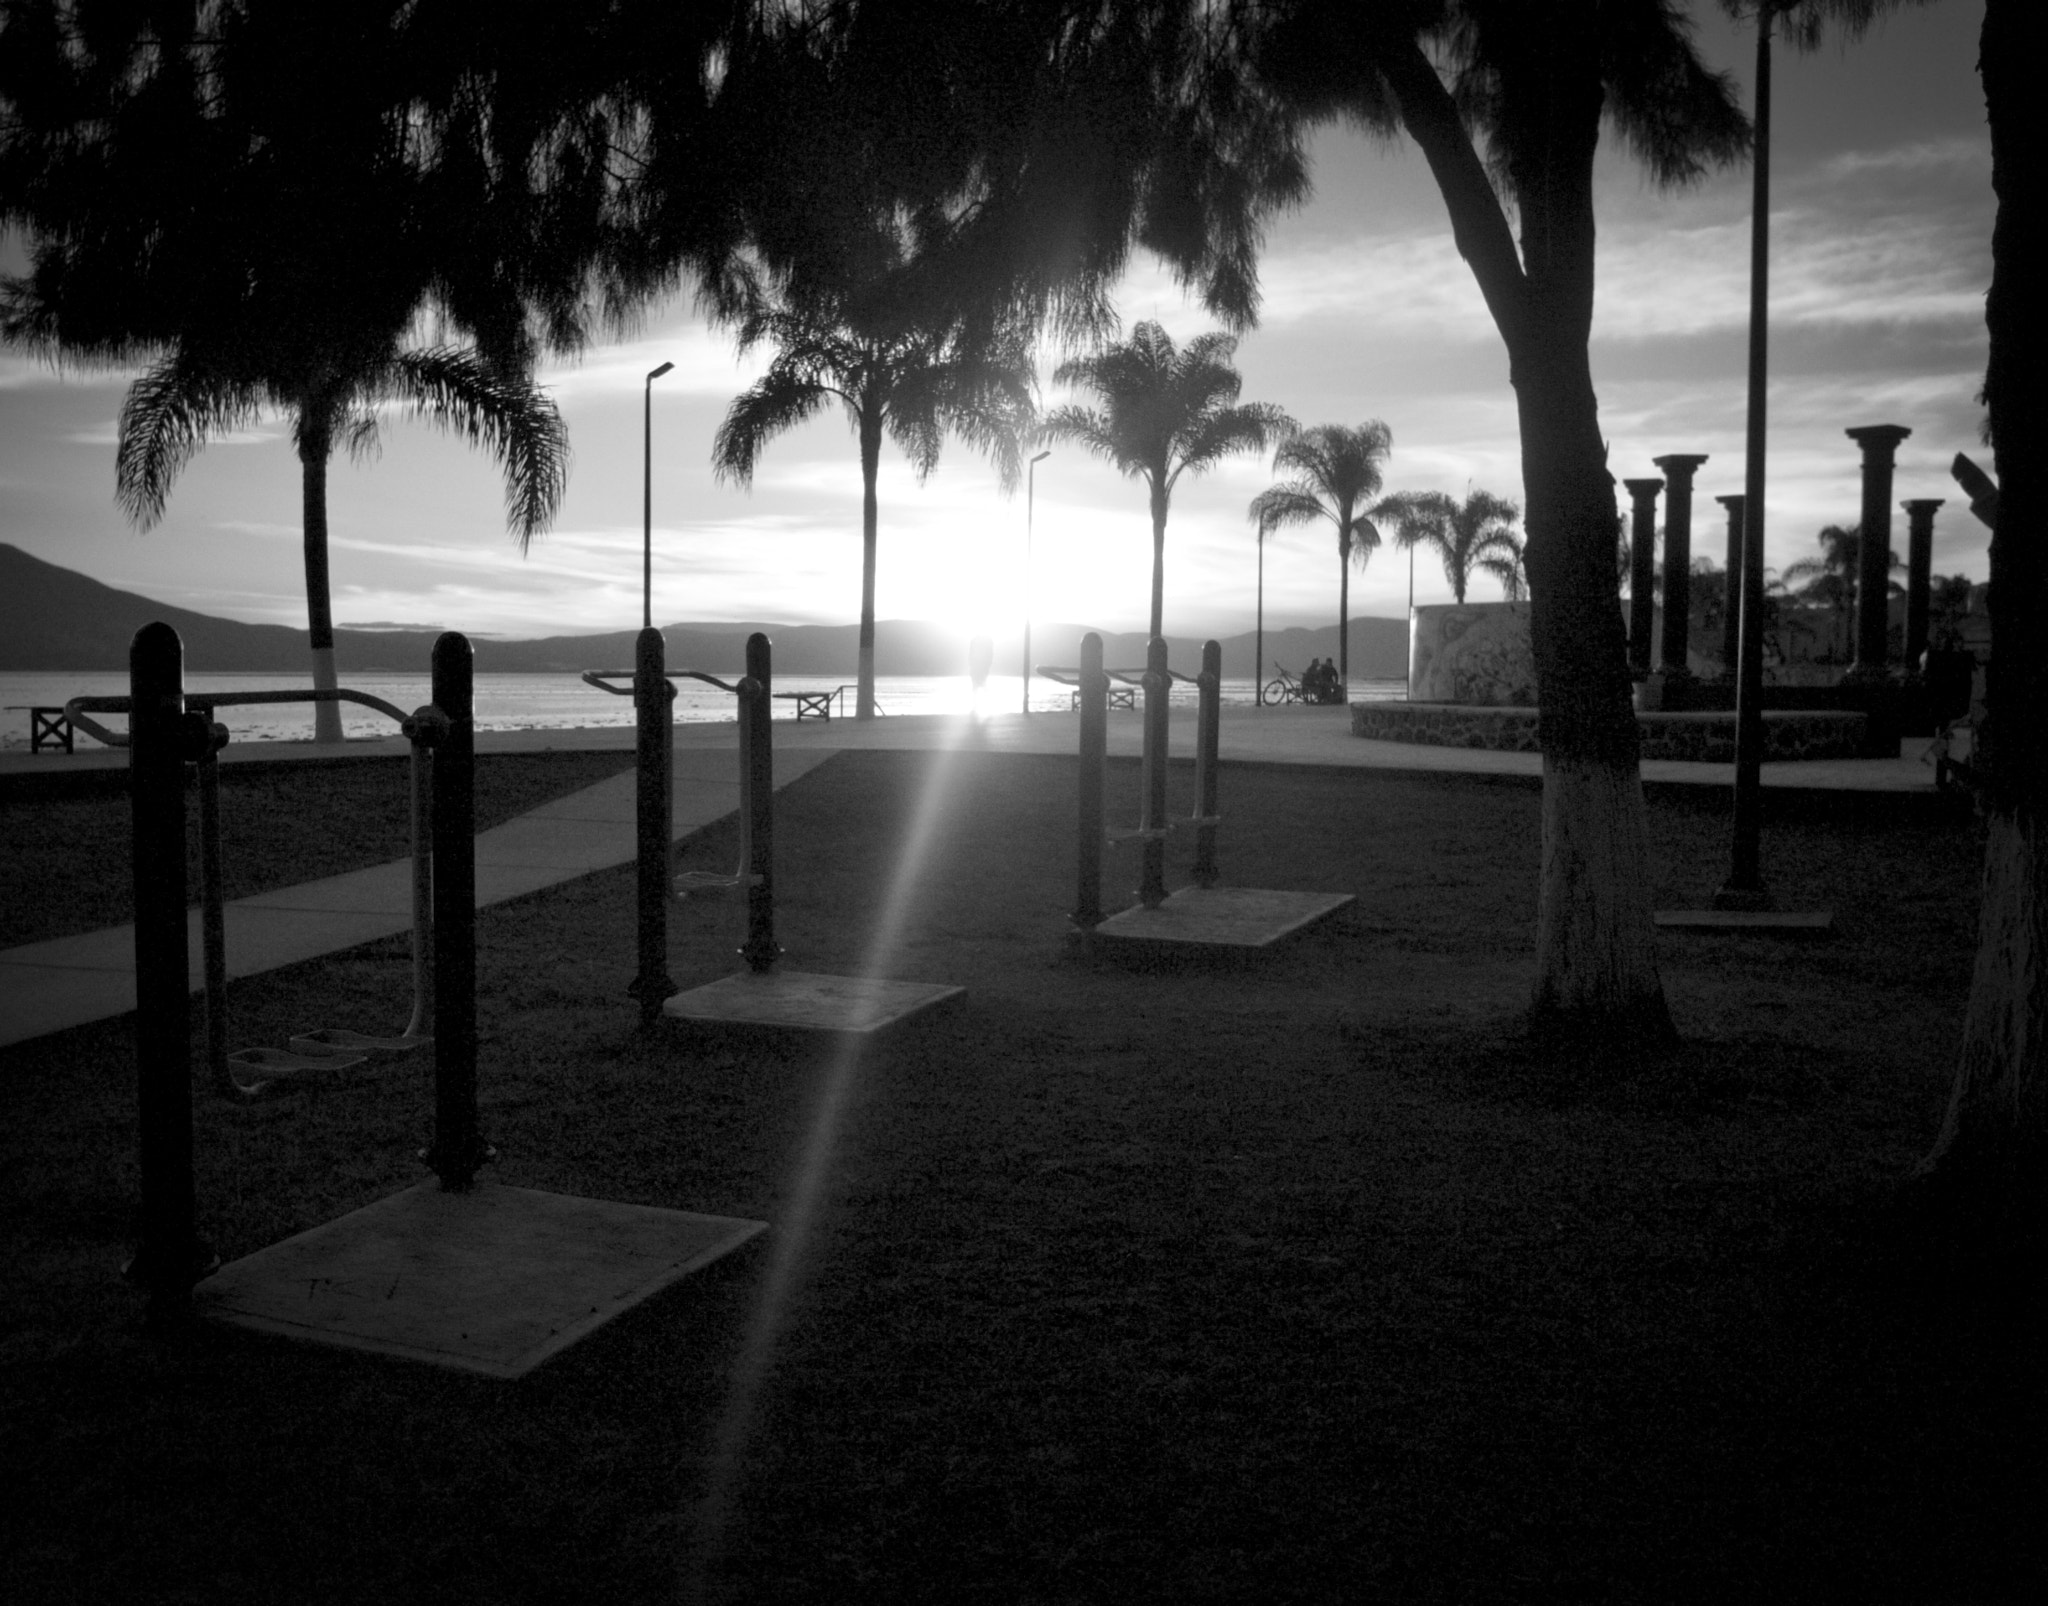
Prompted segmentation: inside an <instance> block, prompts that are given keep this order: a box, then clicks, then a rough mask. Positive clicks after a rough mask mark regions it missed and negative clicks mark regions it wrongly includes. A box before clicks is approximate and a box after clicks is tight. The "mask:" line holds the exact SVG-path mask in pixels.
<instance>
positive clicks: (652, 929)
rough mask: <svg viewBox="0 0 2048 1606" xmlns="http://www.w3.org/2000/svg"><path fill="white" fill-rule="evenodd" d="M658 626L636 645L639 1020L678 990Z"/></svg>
mask: <svg viewBox="0 0 2048 1606" xmlns="http://www.w3.org/2000/svg"><path fill="white" fill-rule="evenodd" d="M665 652H666V643H665V642H664V641H663V640H662V634H661V632H660V631H659V630H656V629H654V628H653V627H652V626H649V627H648V628H647V629H644V630H642V631H641V632H640V634H639V636H638V638H637V639H636V640H635V642H634V648H633V712H634V717H635V721H636V724H637V735H638V739H637V743H636V755H637V760H638V784H637V788H636V792H635V802H634V821H635V825H636V828H637V837H638V857H639V872H640V873H639V880H638V889H639V891H638V906H639V959H640V964H639V970H638V972H637V973H636V974H635V975H634V977H633V981H632V985H630V986H629V987H628V988H627V989H626V991H627V992H628V993H629V994H630V995H632V996H633V997H634V998H637V999H638V1000H639V1001H640V1023H641V1025H643V1026H648V1025H652V1024H653V1023H654V1022H655V1021H657V1020H659V1019H660V1018H661V1005H662V1000H664V999H665V998H667V997H668V996H669V995H670V994H671V993H673V992H674V991H675V990H676V984H675V979H674V978H673V977H672V976H670V975H669V973H668V845H669V831H670V813H671V811H670V805H669V787H670V777H671V774H672V772H673V769H674V761H675V760H674V732H673V727H672V722H671V719H670V714H669V704H670V702H671V701H673V700H674V698H675V694H676V691H675V688H674V687H673V686H671V685H670V684H669V683H668V674H667V670H666V666H665V664H664V662H663V658H664V654H665Z"/></svg>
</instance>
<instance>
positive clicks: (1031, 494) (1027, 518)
mask: <svg viewBox="0 0 2048 1606" xmlns="http://www.w3.org/2000/svg"><path fill="white" fill-rule="evenodd" d="M1050 456H1052V448H1051V447H1050V446H1048V447H1047V448H1046V449H1045V450H1044V451H1042V452H1040V453H1039V454H1038V455H1037V456H1036V457H1034V458H1032V459H1031V461H1030V462H1029V463H1027V464H1025V465H1024V666H1023V667H1024V712H1025V713H1027V714H1028V713H1030V712H1031V516H1032V510H1033V503H1034V501H1035V498H1036V494H1037V491H1038V465H1039V464H1040V463H1043V462H1044V461H1045V460H1046V459H1047V458H1048V457H1050Z"/></svg>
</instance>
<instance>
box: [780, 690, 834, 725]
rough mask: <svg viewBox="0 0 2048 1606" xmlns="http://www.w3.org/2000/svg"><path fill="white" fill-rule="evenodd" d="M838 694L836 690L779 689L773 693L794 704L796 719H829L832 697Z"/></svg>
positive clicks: (781, 699)
mask: <svg viewBox="0 0 2048 1606" xmlns="http://www.w3.org/2000/svg"><path fill="white" fill-rule="evenodd" d="M838 695H839V693H838V692H837V691H779V692H777V693H776V694H775V696H776V698H777V699H778V700H779V701H782V702H790V703H795V704H796V717H797V718H798V719H830V718H831V717H832V699H833V698H835V697H837V696H838Z"/></svg>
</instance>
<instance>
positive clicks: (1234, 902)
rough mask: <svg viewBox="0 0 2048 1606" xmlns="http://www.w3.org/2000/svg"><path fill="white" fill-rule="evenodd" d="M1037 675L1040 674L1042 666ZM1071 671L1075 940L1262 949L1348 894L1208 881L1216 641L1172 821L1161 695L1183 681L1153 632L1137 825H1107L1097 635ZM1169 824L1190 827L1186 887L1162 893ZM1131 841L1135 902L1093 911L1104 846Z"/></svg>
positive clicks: (1105, 696) (1213, 811)
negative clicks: (1076, 724)
mask: <svg viewBox="0 0 2048 1606" xmlns="http://www.w3.org/2000/svg"><path fill="white" fill-rule="evenodd" d="M1039 673H1040V674H1048V673H1049V672H1048V671H1046V670H1043V669H1041V670H1040V671H1039ZM1075 673H1076V679H1077V681H1078V686H1079V692H1078V695H1079V697H1080V705H1081V706H1080V712H1081V737H1080V760H1081V763H1080V785H1079V801H1080V816H1079V822H1078V823H1079V833H1078V844H1079V852H1078V855H1077V862H1078V877H1077V879H1078V888H1079V890H1078V896H1077V899H1076V902H1075V908H1074V912H1073V915H1072V917H1071V918H1072V920H1073V924H1074V926H1075V928H1076V929H1077V930H1079V931H1080V932H1081V933H1082V935H1083V936H1084V937H1088V938H1091V939H1093V938H1112V939H1125V940H1133V941H1141V942H1153V943H1186V944H1199V945H1204V946H1222V947H1234V948H1263V947H1266V946H1267V945H1269V944H1271V943H1274V942H1277V941H1279V940H1280V939H1281V938H1282V937H1284V936H1287V935H1289V934H1290V933H1292V932H1295V931H1299V930H1300V929H1302V928H1303V927H1304V926H1307V925H1310V924H1312V923H1313V922H1315V921H1317V920H1320V919H1322V918H1323V917H1325V916H1326V915H1329V914H1332V913H1334V912H1335V911H1336V910H1338V909H1341V908H1342V907H1343V906H1344V905H1345V904H1347V903H1349V902H1351V894H1350V893H1327V892H1285V891H1269V890H1265V889H1260V888H1249V887H1224V886H1219V885H1218V884H1217V883H1218V881H1219V879H1220V876H1219V872H1218V869H1217V864H1216V833H1217V828H1218V827H1219V826H1220V825H1221V824H1222V823H1223V817H1222V815H1221V814H1220V813H1219V812H1218V810H1217V769H1218V764H1217V751H1218V747H1219V744H1220V740H1221V731H1222V708H1223V649H1222V647H1221V646H1220V645H1219V644H1218V643H1216V642H1214V641H1208V642H1204V643H1203V644H1202V668H1201V673H1200V674H1198V675H1196V676H1195V677H1194V682H1195V687H1196V694H1197V712H1196V719H1195V802H1194V809H1193V812H1192V813H1190V814H1188V815H1186V816H1183V817H1180V818H1175V819H1170V818H1169V817H1168V815H1167V804H1166V766H1167V747H1168V737H1169V728H1170V727H1169V724H1168V698H1169V696H1170V694H1171V691H1172V688H1173V683H1174V681H1175V680H1176V679H1178V680H1181V681H1185V680H1187V678H1188V677H1187V676H1185V675H1175V674H1174V673H1173V671H1172V670H1171V669H1169V668H1168V666H1167V652H1166V643H1165V642H1164V641H1163V640H1162V639H1160V638H1159V637H1157V636H1154V637H1153V638H1152V639H1151V641H1150V642H1148V643H1147V644H1146V648H1145V670H1144V673H1143V675H1142V676H1141V677H1140V689H1141V690H1142V692H1143V694H1144V718H1143V730H1144V736H1143V742H1144V746H1143V751H1142V758H1141V764H1140V781H1139V796H1140V808H1139V818H1138V823H1137V825H1136V826H1135V827H1133V828H1131V829H1128V830H1111V829H1109V826H1108V818H1107V813H1106V809H1105V804H1104V793H1105V778H1106V774H1107V770H1108V760H1109V721H1108V712H1109V694H1110V677H1109V672H1108V671H1106V670H1105V669H1104V668H1103V666H1102V638H1101V637H1100V636H1099V635H1096V634H1095V633H1093V632H1092V631H1091V632H1090V633H1089V634H1087V635H1085V636H1083V637H1082V638H1081V667H1080V669H1079V670H1078V671H1077V672H1075ZM1054 678H1057V677H1056V676H1055V677H1054ZM1177 830H1188V831H1192V832H1193V833H1194V841H1195V851H1194V865H1193V869H1192V877H1193V882H1194V885H1193V886H1191V887H1184V888H1182V889H1181V890H1180V891H1178V892H1172V893H1169V892H1168V891H1167V887H1166V844H1167V840H1168V838H1169V837H1170V836H1171V835H1172V834H1173V832H1175V831H1177ZM1130 844H1136V845H1137V846H1138V848H1139V875H1138V889H1137V893H1136V896H1137V899H1138V902H1137V904H1136V905H1135V906H1134V907H1132V908H1129V909H1126V910H1124V911H1122V912H1121V913H1119V914H1115V915H1107V916H1106V915H1105V914H1104V913H1103V908H1102V865H1103V853H1104V850H1105V849H1106V848H1116V847H1123V846H1126V845H1130Z"/></svg>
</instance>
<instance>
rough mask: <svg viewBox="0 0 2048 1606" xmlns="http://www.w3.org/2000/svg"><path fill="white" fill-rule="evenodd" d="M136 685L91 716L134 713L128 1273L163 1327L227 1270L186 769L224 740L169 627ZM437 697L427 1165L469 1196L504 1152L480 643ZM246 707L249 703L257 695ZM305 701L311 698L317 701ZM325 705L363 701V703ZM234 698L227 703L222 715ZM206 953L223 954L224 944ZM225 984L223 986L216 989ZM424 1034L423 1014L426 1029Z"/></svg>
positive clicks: (134, 676) (455, 640)
mask: <svg viewBox="0 0 2048 1606" xmlns="http://www.w3.org/2000/svg"><path fill="white" fill-rule="evenodd" d="M129 687H130V695H129V696H128V697H127V698H126V699H103V700H100V701H125V702H126V703H127V705H128V706H127V708H126V709H125V710H119V709H107V708H92V707H87V708H84V709H81V710H80V711H81V712H83V713H93V712H126V713H127V715H128V740H127V744H126V745H127V747H128V772H129V792H130V801H131V808H132V813H133V819H134V832H133V843H134V855H135V1003H136V1025H135V1055H136V1092H137V1101H138V1104H139V1107H140V1114H141V1122H140V1131H141V1141H140V1159H141V1178H142V1212H141V1236H140V1244H139V1246H138V1248H137V1250H136V1254H135V1257H134V1259H133V1260H132V1261H131V1262H130V1263H129V1267H128V1276H129V1278H130V1280H131V1281H134V1282H136V1283H139V1284H140V1285H141V1286H142V1287H144V1288H145V1289H147V1290H148V1292H149V1295H150V1309H151V1317H152V1320H153V1321H161V1320H163V1319H166V1318H168V1317H170V1316H173V1315H175V1314H177V1313H178V1312H180V1311H182V1309H183V1307H184V1305H185V1303H186V1300H187V1299H188V1297H189V1295H190V1293H191V1290H192V1287H193V1285H194V1284H195V1283H196V1282H198V1280H199V1279H200V1278H201V1277H203V1276H205V1275H207V1274H208V1273H209V1272H210V1271H211V1270H212V1269H213V1268H214V1266H215V1265H217V1263H218V1262H217V1260H216V1259H215V1256H214V1254H213V1251H212V1248H211V1246H210V1245H208V1244H207V1242H206V1241H205V1240H204V1239H203V1238H201V1237H200V1236H199V1234H198V1230H197V1224H196V1222H197V1208H196V1201H195V1198H194V1193H193V1180H192V1083H191V1071H190V1055H191V1035H192V1013H191V1007H192V1000H191V991H190V981H189V976H190V968H189V967H190V962H191V961H190V948H189V939H188V936H187V932H186V915H185V910H186V885H185V830H186V825H185V785H186V783H185V768H186V766H187V765H198V766H200V770H201V774H202V776H203V775H204V773H205V769H206V767H207V766H208V765H210V764H212V763H213V762H215V757H216V755H217V754H218V753H219V751H220V747H221V745H222V740H223V737H224V732H222V730H221V728H220V727H219V726H218V725H216V724H215V723H214V722H213V720H212V718H211V713H212V708H211V707H208V708H205V709H201V708H199V707H197V706H194V703H196V701H197V700H196V699H195V700H194V701H193V702H188V700H187V698H186V696H185V691H184V646H183V644H182V643H181V642H180V641H179V639H178V634H177V632H176V631H175V630H173V629H172V628H171V627H170V626H169V625H166V624H161V623H159V624H149V625H145V626H143V628H142V629H141V630H139V631H137V632H136V635H135V640H134V643H133V644H132V646H131V647H130V649H129ZM433 688H434V689H433V702H432V703H431V704H429V705H428V706H427V707H425V708H422V709H420V710H419V711H418V712H417V713H416V714H414V715H412V716H411V719H410V721H409V722H408V723H409V724H410V725H411V726H412V728H413V730H414V731H415V732H416V733H417V734H416V735H415V737H414V741H415V744H416V747H417V746H430V747H432V748H433V749H434V752H435V760H434V764H433V777H432V785H431V794H432V802H431V808H430V811H429V812H430V838H431V847H430V851H431V856H432V857H431V863H432V875H431V881H432V912H431V929H432V930H433V931H434V932H435V933H436V934H437V936H438V939H439V941H438V944H437V951H436V953H435V961H434V963H432V964H431V965H430V966H428V967H427V969H428V970H429V971H430V972H431V976H432V994H433V1004H432V1009H433V1016H432V1018H433V1024H434V1035H433V1037H432V1039H431V1040H432V1042H433V1045H434V1087H435V1092H434V1137H433V1141H432V1143H431V1144H430V1145H429V1147H428V1148H427V1149H426V1150H424V1151H423V1153H422V1158H423V1159H425V1160H426V1162H427V1164H428V1165H429V1166H430V1167H432V1169H433V1170H434V1171H435V1173H436V1174H437V1175H438V1176H439V1177H440V1178H441V1181H442V1185H443V1186H444V1187H448V1188H457V1189H459V1188H466V1187H467V1186H468V1185H469V1183H470V1181H471V1179H472V1178H474V1176H475V1175H476V1169H477V1167H478V1166H479V1165H480V1164H482V1163H483V1161H484V1160H485V1159H486V1158H488V1157H489V1155H490V1152H491V1151H490V1148H489V1146H488V1145H487V1144H486V1143H485V1142H484V1141H483V1139H482V1138H481V1137H480V1136H479V1135H478V1132H477V1105H476V940H475V939H476V930H475V921H476V910H475V904H476V843H475V746H474V728H475V720H474V716H473V711H472V703H471V677H470V652H469V643H468V641H467V640H466V639H465V638H463V637H462V636H460V635H457V634H454V633H453V632H451V633H449V634H447V635H444V636H442V637H441V639H440V640H439V641H438V642H437V643H436V644H435V647H434V679H433ZM238 695H240V696H241V697H243V698H244V699H245V700H253V696H254V694H238ZM294 695H295V696H297V697H298V698H300V700H304V696H305V694H303V693H300V694H294ZM327 695H329V696H331V697H334V698H335V699H336V700H342V701H364V700H365V699H364V698H363V696H362V694H356V695H354V696H351V697H348V698H340V697H339V694H327ZM271 700H273V701H285V700H287V699H286V698H284V697H276V698H273V699H271ZM86 701H87V702H88V703H90V702H92V701H94V700H91V699H87V700H86ZM224 701H226V699H225V698H214V699H212V704H213V706H219V705H220V704H221V703H222V702H224ZM385 706H386V708H387V710H388V709H389V705H385ZM389 711H391V712H396V711H395V710H389ZM399 718H401V719H404V718H405V716H403V715H399ZM96 734H97V733H96ZM216 824H217V814H216ZM208 942H209V946H212V945H213V937H212V934H211V932H209V937H208ZM211 970H212V964H211V961H210V962H209V971H210V972H211ZM213 979H214V978H213V976H212V975H211V974H209V983H211V982H212V980H213ZM222 979H223V980H224V977H223V978H222ZM214 996H216V997H217V996H219V995H218V994H216V995H214ZM215 1018H216V1019H217V1018H218V1016H217V1015H216V1017H215ZM421 1024H423V1019H422V1017H420V1016H419V1015H418V1014H417V1013H416V1015H415V1025H416V1026H417V1025H421ZM419 1040H424V1039H419Z"/></svg>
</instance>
